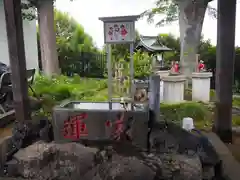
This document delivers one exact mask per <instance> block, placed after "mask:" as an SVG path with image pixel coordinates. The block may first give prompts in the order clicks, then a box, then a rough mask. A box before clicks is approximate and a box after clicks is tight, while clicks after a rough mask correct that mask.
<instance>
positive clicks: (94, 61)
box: [59, 52, 107, 78]
mask: <svg viewBox="0 0 240 180" xmlns="http://www.w3.org/2000/svg"><path fill="white" fill-rule="evenodd" d="M59 61H60V68H61V71H62V73H63V74H65V75H67V76H72V75H74V74H79V75H80V76H81V77H93V78H103V77H104V74H105V72H106V64H107V59H106V54H104V53H92V52H82V53H81V54H79V55H77V56H76V57H71V58H64V59H59Z"/></svg>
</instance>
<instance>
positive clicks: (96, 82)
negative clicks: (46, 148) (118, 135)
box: [30, 76, 240, 129]
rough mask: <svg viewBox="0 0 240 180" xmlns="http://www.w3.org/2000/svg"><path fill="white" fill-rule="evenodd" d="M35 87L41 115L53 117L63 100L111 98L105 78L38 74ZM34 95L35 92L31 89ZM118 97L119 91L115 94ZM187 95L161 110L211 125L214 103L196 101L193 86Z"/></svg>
mask: <svg viewBox="0 0 240 180" xmlns="http://www.w3.org/2000/svg"><path fill="white" fill-rule="evenodd" d="M33 89H34V90H35V92H36V94H37V95H42V100H43V108H42V109H40V110H39V111H38V112H37V115H44V116H48V117H51V113H52V108H53V107H54V106H55V105H57V104H59V103H61V102H62V101H63V100H66V99H69V100H80V101H81V100H82V101H92V102H97V101H98V102H99V101H100V102H101V101H107V100H108V90H107V81H106V80H105V79H91V78H80V77H79V76H74V77H72V78H69V77H66V76H57V77H53V78H48V77H44V76H37V77H36V79H35V82H34V84H33ZM30 94H31V92H30ZM210 95H211V98H212V99H213V98H214V97H215V92H214V91H213V90H211V92H210ZM115 96H117V95H116V94H115V95H113V97H115ZM184 96H185V98H186V99H189V101H187V102H184V103H178V104H164V103H161V105H160V111H161V113H162V114H163V117H164V119H165V120H167V121H173V122H175V123H178V124H179V123H181V121H182V119H183V118H184V117H191V118H193V119H194V123H195V126H196V127H197V128H200V129H202V128H210V127H211V126H212V122H213V119H214V118H213V109H214V102H211V103H202V102H192V101H191V97H192V92H191V89H188V90H185V93H184ZM233 105H234V106H240V98H234V99H233ZM232 123H233V126H240V116H237V115H234V116H233V122H232Z"/></svg>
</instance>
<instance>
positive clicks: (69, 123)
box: [63, 113, 88, 140]
mask: <svg viewBox="0 0 240 180" xmlns="http://www.w3.org/2000/svg"><path fill="white" fill-rule="evenodd" d="M86 118H87V114H86V113H82V114H80V115H77V116H73V117H70V118H69V119H68V120H66V121H64V127H63V136H64V138H66V139H71V140H78V139H79V138H80V137H81V136H87V135H88V130H87V125H86V124H85V123H84V122H83V120H84V119H86Z"/></svg>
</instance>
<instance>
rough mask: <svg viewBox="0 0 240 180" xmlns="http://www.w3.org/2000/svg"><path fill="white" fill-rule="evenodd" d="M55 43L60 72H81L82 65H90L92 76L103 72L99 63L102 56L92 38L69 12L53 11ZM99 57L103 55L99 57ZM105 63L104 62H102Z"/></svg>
mask: <svg viewBox="0 0 240 180" xmlns="http://www.w3.org/2000/svg"><path fill="white" fill-rule="evenodd" d="M54 23H55V27H56V30H55V31H56V42H57V43H56V44H57V52H58V59H59V62H60V67H61V70H62V73H67V74H68V73H69V72H71V73H78V74H80V75H81V74H82V73H83V69H84V66H91V72H90V73H89V74H90V75H92V76H98V75H100V76H101V74H103V71H104V69H103V68H104V67H105V66H104V67H103V65H102V64H101V63H103V61H104V59H103V58H104V56H103V55H102V54H101V53H100V52H99V51H98V49H97V48H96V47H95V45H94V43H93V39H92V37H91V36H90V35H88V34H87V33H86V32H85V31H84V28H83V27H82V26H81V25H80V24H79V23H78V22H77V21H76V20H75V19H73V18H72V17H71V16H69V14H67V13H63V12H60V11H58V10H55V11H54ZM99 57H103V58H102V59H99ZM104 63H105V62H104Z"/></svg>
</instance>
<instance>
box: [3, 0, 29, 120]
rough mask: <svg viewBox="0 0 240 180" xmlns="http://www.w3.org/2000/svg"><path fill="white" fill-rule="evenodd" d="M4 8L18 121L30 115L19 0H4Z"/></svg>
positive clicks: (27, 118) (26, 118)
mask: <svg viewBox="0 0 240 180" xmlns="http://www.w3.org/2000/svg"><path fill="white" fill-rule="evenodd" d="M4 9H5V19H6V30H7V38H8V49H9V59H10V66H11V71H12V75H11V78H12V90H13V98H14V103H15V104H14V105H15V113H16V119H17V121H19V122H24V121H26V120H30V118H31V116H30V107H29V98H28V85H27V76H26V59H25V50H24V39H23V25H22V15H21V0H4Z"/></svg>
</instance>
